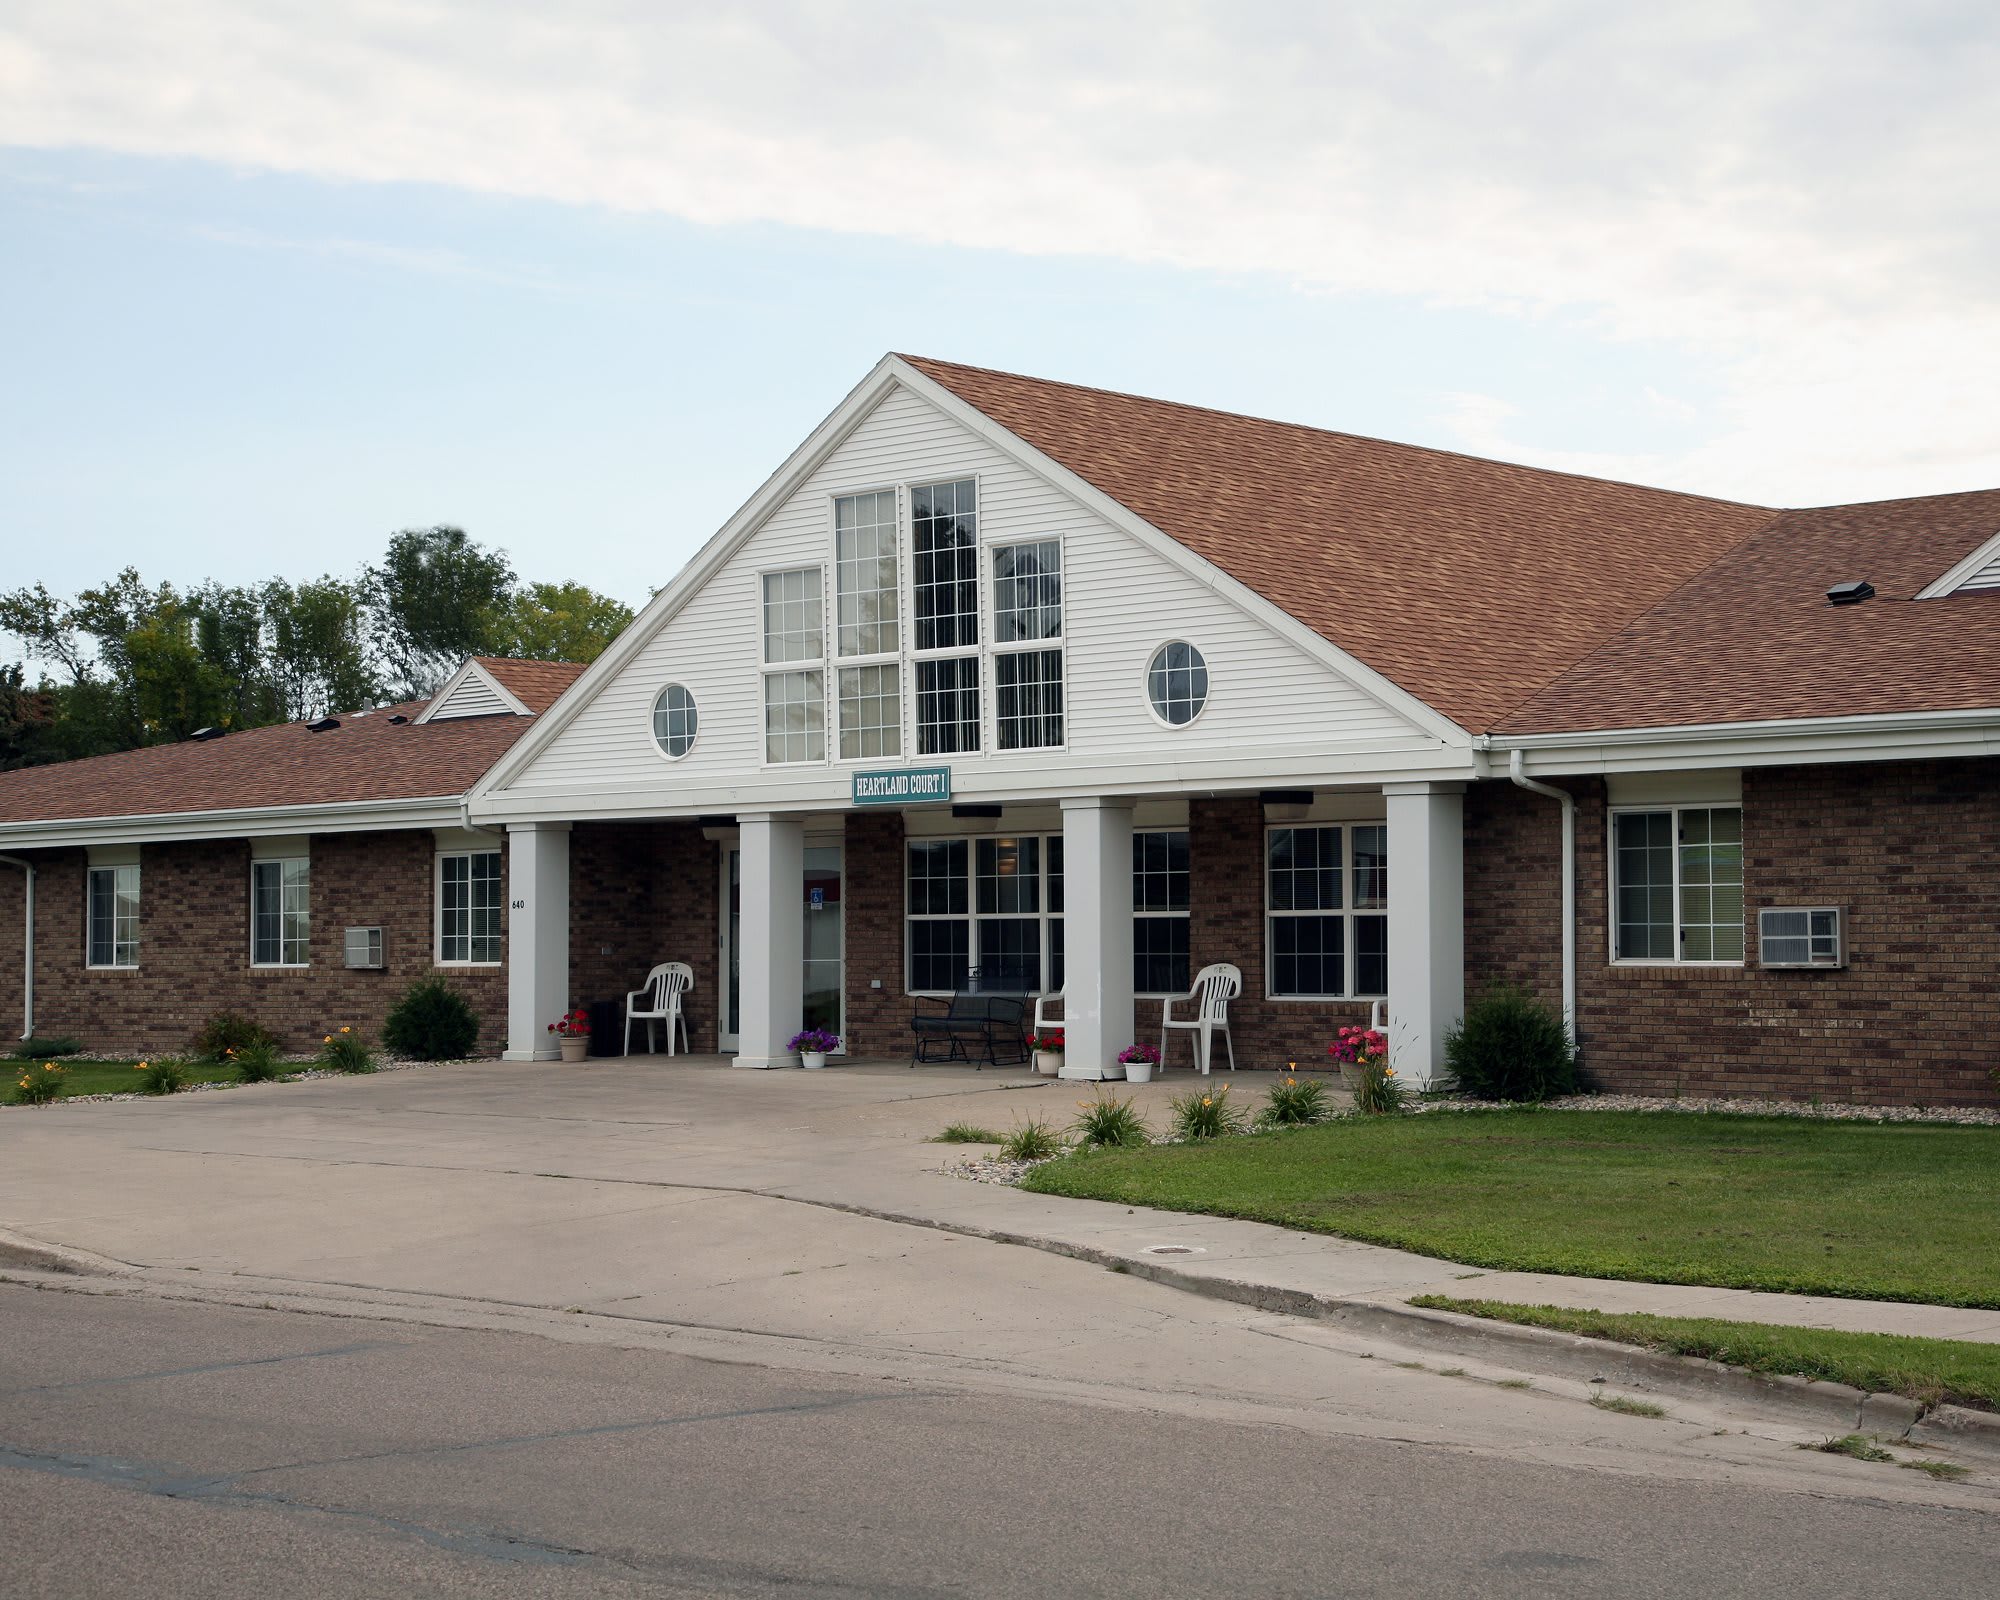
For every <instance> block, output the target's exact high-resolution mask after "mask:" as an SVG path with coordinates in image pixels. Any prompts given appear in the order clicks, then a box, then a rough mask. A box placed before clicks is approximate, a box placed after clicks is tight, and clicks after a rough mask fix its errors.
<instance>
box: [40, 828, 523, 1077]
mask: <svg viewBox="0 0 2000 1600" xmlns="http://www.w3.org/2000/svg"><path fill="white" fill-rule="evenodd" d="M311 848H312V898H311V913H310V914H311V933H310V944H309V958H310V964H309V965H308V967H307V968H306V969H305V970H304V971H296V970H270V969H256V968H253V967H251V965H250V927H249V923H250V846H249V843H248V841H246V840H242V839H217V840H198V841H187V842H180V843H172V844H159V845H147V846H145V847H144V848H143V849H142V851H141V853H140V868H139V873H140V876H139V965H138V966H137V967H136V968H132V969H129V970H118V971H92V970H90V969H88V968H87V967H86V966H85V965H84V920H85V909H84V896H85V872H86V870H87V865H88V858H87V856H86V854H85V852H84V851H82V850H47V851H36V852H33V856H34V859H35V861H36V864H37V866H38V867H39V869H40V870H39V872H38V873H37V876H36V882H35V1031H36V1032H37V1033H38V1034H40V1035H41V1036H43V1037H45V1038H47V1037H54V1036H58V1035H69V1036H71V1037H74V1038H76V1039H79V1040H81V1041H82V1042H83V1044H84V1046H85V1047H86V1048H87V1049H90V1050H93V1051H99V1052H103V1053H107V1054H110V1053H116V1054H137V1055H150V1054H164V1053H167V1052H169V1051H175V1052H178V1051H184V1050H186V1049H187V1048H188V1045H189V1041H190V1040H191V1038H192V1036H193V1035H194V1033H195V1031H196V1030H197V1029H198V1028H199V1027H200V1026H201V1024H202V1023H203V1022H204V1021H205V1020H206V1019H207V1018H208V1017H210V1016H211V1015H213V1014H214V1013H215V1012H218V1011H235V1012H240V1013H242V1014H243V1015H245V1016H248V1017H250V1018H252V1019H253V1020H255V1021H257V1022H259V1023H261V1024H262V1025H263V1026H264V1027H266V1028H268V1029H270V1030H271V1031H272V1032H273V1033H274V1034H276V1035H277V1036H278V1037H279V1039H280V1040H281V1041H282V1042H283V1044H284V1045H285V1047H286V1048H287V1049H293V1050H303V1049H309V1048H311V1047H312V1046H314V1045H316V1044H317V1043H318V1042H319V1040H320V1038H321V1036H322V1035H324V1034H325V1033H326V1032H327V1031H328V1030H330V1029H332V1028H337V1027H339V1026H341V1025H343V1024H346V1025H349V1026H353V1027H356V1028H359V1029H360V1030H361V1031H362V1032H363V1033H365V1034H367V1035H368V1036H369V1037H370V1038H371V1039H379V1037H380V1035H381V1029H382V1022H383V1019H384V1018H385V1017H386V1016H387V1014H388V1011H389V1008H390V1007H391V1006H392V1005H393V1004H394V1003H395V1002H396V1001H397V1000H398V999H399V998H401V996H402V994H403V993H404V991H405V990H407V989H408V988H409V986H410V984H411V983H413V982H414V981H415V980H417V979H418V978H423V977H429V976H430V975H432V974H433V973H434V972H438V973H441V975H442V976H443V977H444V978H445V980H446V982H448V983H450V984H451V985H452V986H453V987H454V988H455V989H457V990H458V991H459V992H460V993H462V994H463V995H464V996H465V997H466V999H467V1000H468V1001H469V1002H471V1004H472V1007H473V1010H474V1011H475V1012H476V1013H478V1015H479V1017H480V1048H481V1049H482V1050H485V1051H493V1052H497V1051H498V1050H499V1048H500V1046H501V1043H502V1041H503V1037H504V1034H505V1029H506V1011H507V982H506V976H505V973H504V971H503V970H502V969H501V968H498V967H493V968H479V969H440V968H437V967H436V966H435V965H434V964H433V961H432V951H433V948H434V946H433V938H434V933H435V928H434V911H433V899H434V889H433V883H434V876H433V875H434V870H435V868H434V862H435V856H436V845H435V841H434V838H433V836H432V835H431V834H430V833H428V832H424V831H398V832H389V833H339V834H317V835H315V836H314V837H313V840H312V847H311ZM502 871H503V873H504V871H505V860H504V856H503V860H502ZM22 877H23V875H22V873H21V872H20V871H19V870H18V869H11V868H10V869H5V870H4V871H3V872H0V924H4V926H3V927H0V1008H4V1009H0V1025H4V1026H5V1028H6V1032H7V1035H8V1036H10V1037H11V1036H13V1035H14V1034H17V1033H18V1032H19V1029H20V1022H19V1017H20V1009H21V892H22ZM501 905H502V908H503V909H502V912H501V916H502V924H503V928H504V924H505V917H506V912H505V909H504V908H505V905H506V895H505V884H504V879H503V884H502V897H501ZM362 925H371V926H372V925H380V926H381V928H382V937H383V946H384V959H385V962H386V966H385V968H384V970H382V971H379V972H376V971H350V970H348V968H347V967H346V966H345V965H344V961H345V948H344V932H345V930H346V929H347V928H348V927H350V926H362Z"/></svg>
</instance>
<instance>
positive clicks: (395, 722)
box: [389, 711, 410, 728]
mask: <svg viewBox="0 0 2000 1600" xmlns="http://www.w3.org/2000/svg"><path fill="white" fill-rule="evenodd" d="M409 720H410V719H409V718H408V717H406V716H404V715H403V713H402V712H400V711H398V712H397V713H396V714H395V715H394V716H393V717H391V718H390V719H389V722H390V725H391V726H392V727H397V728H400V727H401V726H402V725H403V724H404V723H406V722H408V721H409Z"/></svg>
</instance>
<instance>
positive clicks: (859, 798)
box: [854, 767, 951, 806]
mask: <svg viewBox="0 0 2000 1600" xmlns="http://www.w3.org/2000/svg"><path fill="white" fill-rule="evenodd" d="M950 798H951V768H950V767H907V768H905V769H904V770H903V771H901V772H857V773H855V775H854V803H855V804H856V805H858V806H907V805H915V804H916V803H917V802H919V801H923V800H949V799H950Z"/></svg>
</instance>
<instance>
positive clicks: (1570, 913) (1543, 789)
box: [1507, 750, 1577, 1045]
mask: <svg viewBox="0 0 2000 1600" xmlns="http://www.w3.org/2000/svg"><path fill="white" fill-rule="evenodd" d="M1524 765H1525V763H1524V753H1523V752H1522V751H1520V750H1516V751H1514V752H1513V753H1512V754H1511V755H1510V756H1509V757H1508V761H1507V776H1508V777H1510V778H1512V779H1513V780H1514V782H1515V783H1516V784H1517V785H1519V786H1520V787H1521V788H1523V789H1531V790H1533V791H1534V792H1535V793H1536V794H1542V795H1547V796H1548V797H1549V798H1550V799H1551V800H1559V801H1561V802H1562V825H1563V834H1562V884H1563V887H1562V919H1563V1025H1564V1026H1565V1027H1566V1028H1568V1029H1569V1037H1570V1043H1571V1044H1572V1045H1574V1044H1575V1043H1576V1042H1577V1038H1576V796H1575V795H1573V794H1571V793H1570V792H1569V791H1568V790H1567V789H1558V788H1557V787H1556V786H1555V785H1554V784H1552V783H1537V782H1536V781H1535V780H1534V779H1533V778H1530V777H1528V776H1527V774H1526V772H1525V771H1524Z"/></svg>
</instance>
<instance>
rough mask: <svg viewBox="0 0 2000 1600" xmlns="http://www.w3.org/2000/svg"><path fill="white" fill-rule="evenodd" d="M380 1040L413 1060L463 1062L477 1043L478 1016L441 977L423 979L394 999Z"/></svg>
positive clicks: (399, 1053)
mask: <svg viewBox="0 0 2000 1600" xmlns="http://www.w3.org/2000/svg"><path fill="white" fill-rule="evenodd" d="M382 1042H383V1043H384V1044H385V1045H387V1046H388V1047H389V1048H390V1049H391V1050H393V1051H395V1052H396V1054H397V1055H399V1056H408V1057H410V1058H411V1059H412V1060H415V1061H463V1060H464V1059H465V1058H466V1057H467V1056H469V1055H471V1054H472V1052H473V1050H474V1049H475V1048H477V1046H478V1044H479V1018H478V1017H477V1016H476V1015H475V1014H474V1013H473V1010H472V1007H471V1006H470V1005H469V1004H467V1003H466V999H465V996H464V995H462V994H460V993H459V992H458V991H457V990H456V989H454V988H453V987H452V986H451V985H450V984H448V983H446V982H445V981H444V979H442V978H425V979H423V980H422V981H421V982H419V983H413V984H411V985H410V990H409V993H407V994H405V995H404V996H403V998H402V999H400V1000H398V1001H397V1002H396V1004H395V1008H394V1009H393V1010H391V1011H390V1013H389V1019H388V1021H386V1022H384V1023H383V1024H382Z"/></svg>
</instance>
